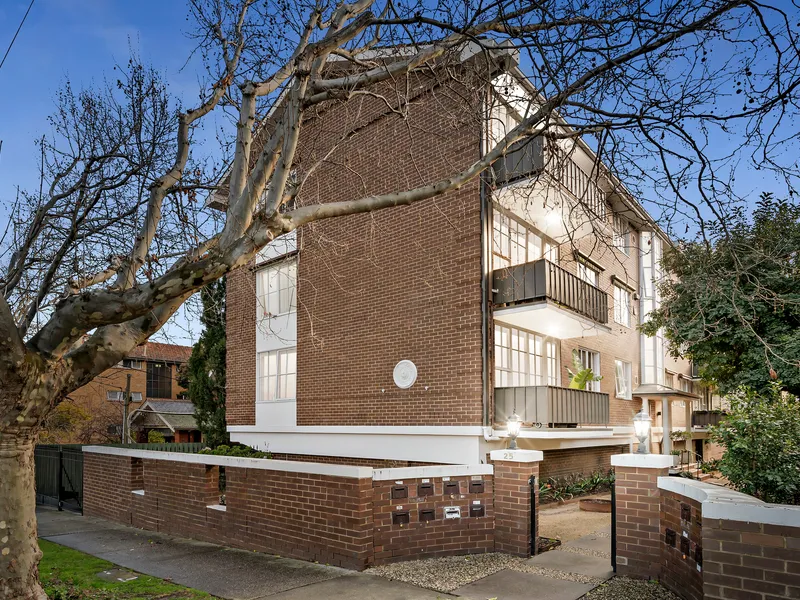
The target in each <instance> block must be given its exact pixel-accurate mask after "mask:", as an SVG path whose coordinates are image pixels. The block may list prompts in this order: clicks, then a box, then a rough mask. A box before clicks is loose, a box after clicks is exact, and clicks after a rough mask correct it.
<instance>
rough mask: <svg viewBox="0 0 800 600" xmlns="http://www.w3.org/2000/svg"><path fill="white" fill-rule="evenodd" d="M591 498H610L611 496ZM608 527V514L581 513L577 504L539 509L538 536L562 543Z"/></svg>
mask: <svg viewBox="0 0 800 600" xmlns="http://www.w3.org/2000/svg"><path fill="white" fill-rule="evenodd" d="M591 497H592V498H595V497H596V498H610V497H611V496H610V495H599V496H591ZM609 525H611V515H610V514H607V513H593V512H586V511H583V510H581V509H580V507H579V506H578V503H577V502H574V503H572V504H564V505H563V506H559V505H558V504H550V505H545V506H542V507H540V508H539V535H541V536H544V537H551V538H559V539H560V540H561V541H562V542H569V541H570V540H575V539H577V538H579V537H583V536H584V535H587V534H589V533H594V532H595V531H597V530H598V529H603V528H604V527H608V526H609Z"/></svg>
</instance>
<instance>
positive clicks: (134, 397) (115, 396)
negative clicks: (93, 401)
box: [106, 390, 142, 402]
mask: <svg viewBox="0 0 800 600" xmlns="http://www.w3.org/2000/svg"><path fill="white" fill-rule="evenodd" d="M106 400H113V401H115V402H123V401H124V400H125V392H124V391H123V390H119V391H108V392H106ZM141 401H142V392H131V402H141Z"/></svg>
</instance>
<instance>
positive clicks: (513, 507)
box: [494, 461, 539, 556]
mask: <svg viewBox="0 0 800 600" xmlns="http://www.w3.org/2000/svg"><path fill="white" fill-rule="evenodd" d="M538 476H539V463H520V462H510V461H508V462H506V461H503V462H495V463H494V477H495V497H494V504H495V549H496V550H497V551H498V552H507V553H509V554H515V555H517V556H530V555H531V550H533V553H534V554H535V553H536V551H537V550H538V547H537V545H534V546H531V541H532V540H531V538H532V536H531V519H535V520H537V522H536V523H535V530H536V531H537V532H538V531H539V523H538V518H539V486H538V485H536V486H535V487H534V489H533V494H534V499H533V500H534V505H535V510H534V511H533V514H531V509H530V506H531V486H530V484H529V481H530V478H531V477H538Z"/></svg>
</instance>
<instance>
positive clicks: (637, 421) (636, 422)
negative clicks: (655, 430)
mask: <svg viewBox="0 0 800 600" xmlns="http://www.w3.org/2000/svg"><path fill="white" fill-rule="evenodd" d="M650 424H651V419H650V415H648V414H646V413H644V412H642V411H641V410H640V411H639V412H637V413H636V414H635V415H634V417H633V432H634V434H635V435H636V437H637V438H638V440H639V447H638V448H637V449H636V454H649V452H648V450H647V438H648V437H649V435H650Z"/></svg>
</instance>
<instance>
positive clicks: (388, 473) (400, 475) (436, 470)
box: [372, 465, 494, 481]
mask: <svg viewBox="0 0 800 600" xmlns="http://www.w3.org/2000/svg"><path fill="white" fill-rule="evenodd" d="M493 473H494V467H493V466H492V465H443V466H431V467H401V468H396V469H375V470H374V471H373V472H372V479H373V480H374V481H389V480H397V481H399V480H403V479H421V478H423V477H459V476H465V475H492V474H493Z"/></svg>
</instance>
